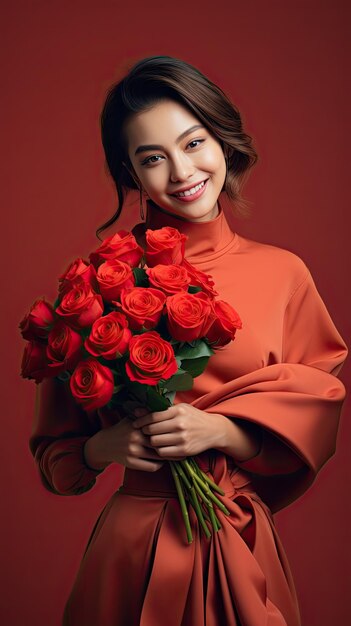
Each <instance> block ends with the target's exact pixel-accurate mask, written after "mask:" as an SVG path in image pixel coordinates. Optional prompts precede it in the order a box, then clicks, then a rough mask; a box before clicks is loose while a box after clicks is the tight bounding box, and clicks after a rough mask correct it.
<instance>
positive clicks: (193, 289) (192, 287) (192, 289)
mask: <svg viewBox="0 0 351 626" xmlns="http://www.w3.org/2000/svg"><path fill="white" fill-rule="evenodd" d="M198 291H202V289H201V287H198V286H197V285H189V287H188V293H198Z"/></svg>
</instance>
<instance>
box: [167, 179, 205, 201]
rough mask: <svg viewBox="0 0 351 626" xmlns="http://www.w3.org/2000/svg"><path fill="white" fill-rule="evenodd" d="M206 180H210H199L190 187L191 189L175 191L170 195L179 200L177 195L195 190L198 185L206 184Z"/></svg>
mask: <svg viewBox="0 0 351 626" xmlns="http://www.w3.org/2000/svg"><path fill="white" fill-rule="evenodd" d="M206 180H208V178H204V179H203V180H199V181H198V182H197V183H193V184H192V185H190V186H189V187H186V188H185V189H178V191H175V192H174V193H170V194H169V195H170V196H175V198H177V193H182V192H184V191H189V189H193V188H194V187H196V186H197V185H201V183H205V182H206Z"/></svg>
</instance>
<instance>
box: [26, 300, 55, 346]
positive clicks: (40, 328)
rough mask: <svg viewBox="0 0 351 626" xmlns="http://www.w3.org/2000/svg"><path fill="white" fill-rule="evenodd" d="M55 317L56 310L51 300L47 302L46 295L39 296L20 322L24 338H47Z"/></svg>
mask: <svg viewBox="0 0 351 626" xmlns="http://www.w3.org/2000/svg"><path fill="white" fill-rule="evenodd" d="M55 319H56V316H55V310H54V308H53V306H52V305H51V304H50V302H46V300H45V298H44V297H42V298H38V299H37V300H35V302H33V304H32V306H31V308H30V310H29V313H27V315H25V316H24V318H23V319H22V321H21V322H20V323H19V328H20V329H21V334H22V337H23V339H28V340H31V339H46V338H47V336H48V334H49V332H50V330H51V328H52V327H53V325H54V322H55Z"/></svg>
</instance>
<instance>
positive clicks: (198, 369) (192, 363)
mask: <svg viewBox="0 0 351 626" xmlns="http://www.w3.org/2000/svg"><path fill="white" fill-rule="evenodd" d="M209 358H210V357H208V356H200V357H199V358H197V359H183V361H182V369H184V370H186V371H187V372H189V374H191V376H192V377H193V378H196V376H200V374H202V372H203V371H204V370H205V368H206V365H207V363H208V359H209Z"/></svg>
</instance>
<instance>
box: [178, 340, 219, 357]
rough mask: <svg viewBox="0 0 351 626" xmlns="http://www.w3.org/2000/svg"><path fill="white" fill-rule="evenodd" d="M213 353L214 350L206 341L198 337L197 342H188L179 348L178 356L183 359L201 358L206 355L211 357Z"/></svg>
mask: <svg viewBox="0 0 351 626" xmlns="http://www.w3.org/2000/svg"><path fill="white" fill-rule="evenodd" d="M212 354H214V350H212V348H210V346H209V345H208V344H207V343H206V342H205V341H203V340H202V339H198V340H197V341H196V342H193V344H192V345H191V344H190V345H189V344H188V345H187V344H186V345H184V346H183V347H182V348H180V349H179V350H177V352H176V357H177V358H179V359H181V361H182V360H183V359H199V358H201V357H204V356H207V357H210V356H211V355H212Z"/></svg>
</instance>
